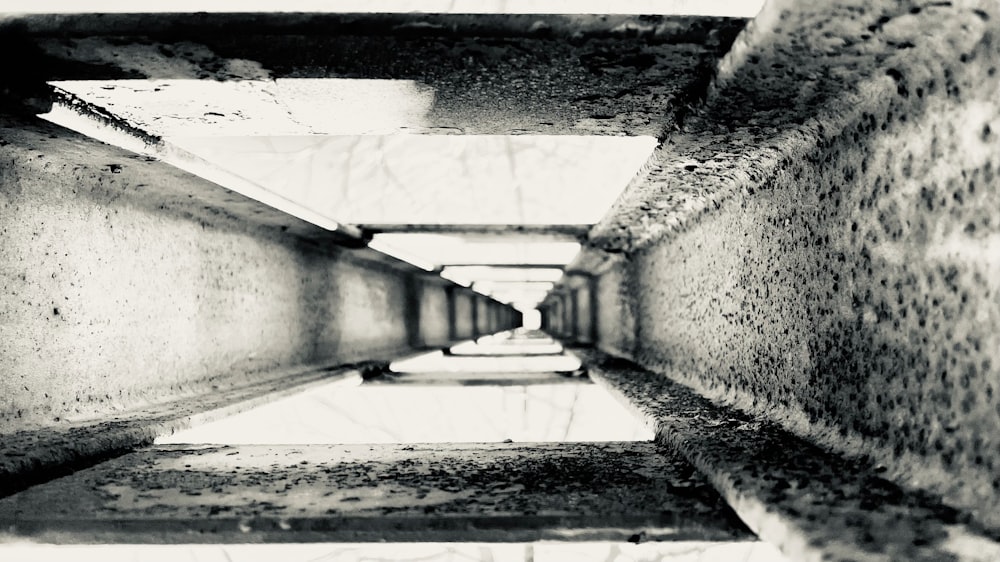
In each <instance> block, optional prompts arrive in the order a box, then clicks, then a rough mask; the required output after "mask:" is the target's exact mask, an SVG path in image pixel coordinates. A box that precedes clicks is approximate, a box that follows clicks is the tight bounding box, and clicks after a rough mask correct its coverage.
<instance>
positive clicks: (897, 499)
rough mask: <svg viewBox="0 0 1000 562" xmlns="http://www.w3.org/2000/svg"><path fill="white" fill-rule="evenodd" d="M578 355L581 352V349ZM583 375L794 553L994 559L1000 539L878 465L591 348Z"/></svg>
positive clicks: (766, 535) (765, 534)
mask: <svg viewBox="0 0 1000 562" xmlns="http://www.w3.org/2000/svg"><path fill="white" fill-rule="evenodd" d="M581 353H582V352H581ZM585 356H586V357H587V359H588V365H589V369H590V374H591V378H592V379H593V380H594V382H596V383H598V384H601V385H604V386H605V387H607V388H608V389H609V390H610V391H611V392H612V393H613V394H614V395H616V396H617V397H619V398H620V399H622V400H623V401H624V402H625V403H626V404H627V405H629V406H630V407H631V408H633V409H634V410H635V412H636V413H637V414H639V415H640V416H642V417H643V418H644V419H645V420H646V422H647V424H648V425H649V426H650V427H651V428H655V430H656V434H657V441H658V442H660V443H663V444H665V445H668V446H670V447H671V448H673V449H674V450H676V451H677V452H679V453H680V454H682V455H684V456H685V458H687V459H688V460H689V461H690V462H691V463H692V464H693V465H694V466H696V467H697V468H698V469H699V470H700V471H701V472H702V473H704V474H705V475H706V476H707V477H708V478H709V479H710V480H711V481H712V483H713V484H714V485H715V486H716V487H717V488H718V489H719V491H720V493H722V495H723V497H724V498H725V499H726V500H727V501H728V502H729V503H730V505H732V506H733V508H734V509H735V511H736V513H737V514H738V515H739V516H740V517H741V518H743V520H744V521H745V522H746V523H747V525H748V526H749V527H750V528H751V529H752V530H753V531H754V532H756V533H757V534H758V535H759V536H760V537H761V538H762V539H764V540H766V541H768V542H772V543H774V544H775V545H776V546H778V547H779V548H781V550H782V551H783V552H784V554H785V555H786V556H788V557H790V558H791V559H795V560H838V561H847V560H855V561H862V560H864V561H868V560H873V561H874V560H879V561H890V560H926V561H928V562H930V561H935V562H939V561H947V560H981V561H984V562H985V561H987V560H996V559H997V558H998V557H1000V542H996V537H993V539H991V538H990V537H988V536H987V535H986V534H984V533H982V532H981V531H978V530H976V529H975V524H970V522H969V520H970V518H969V516H968V514H962V513H960V512H958V511H956V510H955V509H952V508H950V507H948V506H946V505H944V504H943V503H942V502H941V501H940V498H938V497H935V496H933V495H930V494H927V493H924V492H914V491H907V490H905V489H903V488H901V487H900V486H899V485H897V484H895V483H893V482H891V481H889V480H887V479H886V468H885V467H884V466H881V465H877V464H875V463H873V462H871V461H868V460H864V459H853V458H848V457H844V456H841V455H838V454H835V453H830V452H827V451H824V450H823V449H820V448H818V447H817V446H815V445H813V444H811V443H809V442H807V441H804V440H802V439H800V438H798V437H795V436H793V435H792V434H790V433H788V432H786V431H785V430H783V429H781V428H780V427H779V426H778V425H777V424H775V423H773V422H771V421H769V420H767V419H766V418H765V417H752V416H749V415H747V414H745V413H742V412H739V411H737V410H734V409H732V408H728V407H720V406H716V405H713V404H712V403H711V402H709V401H708V400H706V399H705V398H703V397H701V396H698V395H697V394H695V393H694V392H693V391H691V390H690V389H689V388H686V387H684V386H681V385H679V384H677V383H675V382H672V381H670V380H669V379H668V378H667V377H665V376H663V375H660V374H656V373H653V372H650V371H647V370H644V369H642V368H641V367H639V366H637V365H635V364H633V363H630V362H629V361H626V360H623V359H618V358H614V357H609V356H607V355H604V354H601V353H598V352H590V353H586V354H585Z"/></svg>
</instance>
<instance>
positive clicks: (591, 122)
mask: <svg viewBox="0 0 1000 562" xmlns="http://www.w3.org/2000/svg"><path fill="white" fill-rule="evenodd" d="M0 24H3V27H2V28H3V29H7V30H9V31H11V32H12V33H11V37H13V38H17V37H20V36H21V35H22V34H23V35H25V36H28V37H29V39H28V41H27V42H28V44H29V45H31V46H25V45H23V44H22V45H20V46H19V49H20V51H22V52H23V53H25V56H30V55H35V53H37V55H35V56H37V57H38V59H37V61H35V63H34V65H35V66H36V67H44V68H46V69H47V71H48V76H49V77H50V79H51V78H62V79H74V78H75V79H81V78H85V79H97V78H105V79H107V78H152V79H157V78H195V79H218V80H232V79H265V80H266V79H271V78H325V77H335V78H364V79H395V80H416V81H417V82H418V83H420V84H422V85H424V86H429V87H431V88H433V89H434V105H433V107H432V109H431V111H430V114H429V115H428V120H427V123H426V124H416V123H411V124H409V126H408V129H409V132H420V133H444V134H455V133H466V134H525V133H534V134H606V135H616V134H627V135H652V136H656V137H659V136H661V135H662V134H663V132H664V131H665V129H667V128H669V127H670V126H671V119H670V117H669V114H670V113H671V112H672V111H673V109H672V108H682V107H683V106H684V104H686V103H688V102H689V101H691V100H690V99H689V98H690V97H691V96H692V95H696V94H697V93H698V92H703V91H704V88H705V84H706V83H707V82H708V80H709V78H710V76H711V72H712V69H713V67H714V65H715V63H716V60H717V59H718V58H719V57H720V56H722V54H724V53H725V52H726V50H727V48H728V46H729V44H730V43H731V41H732V40H733V38H734V37H735V35H736V34H737V33H738V32H739V31H740V29H742V27H743V26H744V24H745V20H742V19H728V18H706V17H663V16H546V15H537V16H536V15H495V16H490V15H479V16H465V15H435V14H396V15H391V14H346V15H340V14H326V15H323V14H242V15H235V14H196V15H175V16H172V17H171V18H167V19H164V18H156V17H152V16H148V15H146V16H144V15H130V14H125V15H106V16H104V17H102V18H89V17H87V16H55V17H53V16H26V17H23V18H13V19H12V20H10V21H7V22H0ZM220 30H225V31H223V32H220ZM29 78H30V76H29ZM139 117H141V116H137V118H139ZM203 118H204V119H209V120H212V119H215V120H218V122H219V123H225V122H226V121H227V120H231V119H239V115H238V113H235V114H234V113H230V114H229V115H228V116H220V115H213V116H205V117H203ZM140 128H143V127H142V126H141V124H140Z"/></svg>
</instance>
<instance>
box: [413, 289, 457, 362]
mask: <svg viewBox="0 0 1000 562" xmlns="http://www.w3.org/2000/svg"><path fill="white" fill-rule="evenodd" d="M447 286H448V285H447V284H445V283H441V282H440V281H439V280H435V279H431V278H427V277H425V278H423V279H422V280H421V283H420V298H419V300H418V303H419V307H420V329H419V334H420V341H419V343H418V345H421V346H443V345H446V344H447V343H448V342H449V341H451V340H450V336H449V326H448V322H449V320H448V314H447V311H448V294H447V292H446V288H447Z"/></svg>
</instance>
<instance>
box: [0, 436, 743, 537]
mask: <svg viewBox="0 0 1000 562" xmlns="http://www.w3.org/2000/svg"><path fill="white" fill-rule="evenodd" d="M0 528H2V529H4V533H3V534H0V538H4V539H7V540H10V539H14V538H17V539H22V540H23V539H31V540H39V541H45V542H92V541H94V540H101V541H109V542H146V541H150V540H152V541H156V542H259V541H263V540H266V541H268V542H273V541H282V542H312V541H337V540H341V541H343V540H355V541H378V540H396V541H405V540H420V541H423V542H426V541H433V540H442V539H443V540H454V538H456V537H460V538H461V540H499V541H520V540H537V539H558V538H564V539H565V538H570V537H572V538H575V539H577V540H579V539H584V538H589V539H604V540H619V541H621V540H627V539H629V538H632V540H638V539H636V538H634V537H635V536H639V535H640V533H642V537H643V538H648V539H662V540H740V539H744V540H745V539H749V538H751V537H752V535H750V534H749V533H747V532H746V529H745V527H744V526H743V525H742V524H741V523H739V521H738V519H736V517H735V516H734V515H733V514H732V512H731V511H730V510H729V508H728V507H727V506H726V505H725V504H724V503H723V502H722V501H721V499H720V498H719V496H718V494H716V492H715V491H714V490H713V489H712V488H711V486H710V485H709V484H708V482H707V481H706V480H705V479H704V478H703V477H702V476H701V475H700V474H698V473H697V472H696V471H695V470H694V469H693V468H692V467H691V466H690V465H688V464H687V463H686V462H685V461H683V460H681V459H680V458H678V457H677V456H675V455H672V454H670V453H668V452H666V451H664V450H662V449H660V448H659V447H657V446H656V445H654V444H652V443H600V444H597V443H561V444H556V443H545V444H532V445H530V446H525V445H507V444H465V445H447V444H433V445H406V446H404V445H312V446H299V447H272V446H264V445H262V446H238V447H236V446H210V445H205V446H190V445H184V446H181V445H178V446H171V447H156V448H153V449H150V450H146V451H142V452H137V453H132V454H130V455H127V456H124V457H120V458H118V459H115V460H112V461H109V462H107V463H104V464H102V465H100V466H98V467H94V468H91V469H88V470H85V471H81V472H78V473H76V474H73V475H71V476H68V477H65V478H62V479H59V480H56V481H53V482H50V483H48V484H46V485H43V486H38V487H35V488H32V489H29V490H26V491H24V492H22V493H20V494H18V495H15V496H11V497H9V498H6V499H4V500H0Z"/></svg>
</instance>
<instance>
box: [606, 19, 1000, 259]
mask: <svg viewBox="0 0 1000 562" xmlns="http://www.w3.org/2000/svg"><path fill="white" fill-rule="evenodd" d="M995 7H996V6H995V4H993V3H990V2H987V1H963V2H946V3H928V4H926V5H922V4H920V3H916V2H895V1H881V2H861V1H853V0H841V1H839V2H824V3H805V2H794V1H791V0H779V1H773V2H768V3H767V4H766V5H765V7H764V9H763V10H762V11H761V13H760V14H759V15H758V16H757V17H756V18H755V19H754V20H753V21H752V22H751V23H750V24H749V25H748V26H747V29H746V30H745V31H744V32H743V33H742V34H741V35H740V36H739V38H738V39H737V41H736V42H735V43H734V45H733V48H732V49H731V51H730V52H729V53H728V54H727V55H726V57H725V58H724V59H723V60H722V61H721V62H720V65H719V68H718V73H717V77H716V78H715V80H714V82H713V84H712V86H711V87H710V88H709V93H708V95H707V99H706V101H705V103H704V104H702V105H700V106H698V107H696V108H694V110H693V111H692V112H689V113H685V114H684V117H683V119H682V123H681V126H680V130H679V131H678V132H677V133H676V134H673V135H669V136H668V137H667V138H666V140H665V142H664V143H663V145H662V146H661V147H660V148H659V149H658V150H657V151H656V152H654V154H653V155H652V156H651V158H650V160H649V162H648V163H647V165H646V166H645V167H644V169H643V170H642V171H640V173H639V174H638V175H637V177H636V178H635V180H634V181H633V182H632V184H631V185H630V186H629V188H628V189H627V190H626V192H625V193H623V194H622V196H621V198H620V199H619V201H618V203H617V204H616V205H615V207H614V208H613V209H612V210H611V211H610V212H609V214H608V215H607V216H606V218H605V219H604V220H603V221H602V222H601V223H600V224H599V225H597V226H595V228H594V230H593V231H592V232H591V241H592V245H594V246H595V247H598V248H601V249H605V250H610V251H615V252H622V251H636V250H639V249H642V248H645V247H649V246H650V245H652V244H654V243H656V242H657V241H658V240H661V239H664V238H666V237H669V236H672V235H674V234H676V233H678V232H682V231H684V230H686V229H687V228H688V227H689V226H690V225H691V224H693V223H695V222H697V221H698V220H699V217H701V216H704V215H705V214H709V213H711V212H713V211H714V210H716V209H718V208H719V206H720V205H721V204H722V203H723V202H724V201H726V200H727V199H729V198H731V197H733V196H734V195H747V194H753V193H756V192H758V191H761V190H766V189H768V186H769V185H770V184H771V183H772V182H774V181H776V179H780V178H781V177H782V174H783V173H784V171H785V170H787V169H789V168H790V167H793V166H795V165H796V164H799V163H802V162H814V161H815V160H816V159H817V158H819V159H822V158H824V155H823V154H822V152H823V149H824V147H826V146H828V144H829V143H830V142H832V141H833V140H835V139H837V138H838V137H841V136H844V135H846V136H854V137H855V141H857V140H859V139H861V138H867V137H869V136H872V135H878V134H879V133H880V132H881V130H884V129H883V128H882V124H883V123H885V124H886V125H888V124H890V123H891V122H892V120H893V119H894V118H896V117H900V116H902V115H907V116H916V115H920V114H923V113H924V112H927V111H935V109H933V108H934V106H935V103H934V100H950V101H951V102H953V103H964V102H965V101H967V100H969V99H970V98H969V97H968V94H967V93H968V90H966V89H963V88H962V86H961V84H960V83H961V82H962V81H963V80H964V79H962V78H961V76H963V75H970V74H977V75H978V76H980V77H982V76H992V74H989V73H988V71H989V68H990V67H991V66H992V65H993V62H991V60H992V59H994V58H995V57H994V56H993V51H991V49H992V47H993V45H992V42H993V41H994V38H993V35H994V33H995V32H996V21H997V17H996V14H995V13H994V12H995ZM974 53H981V55H978V56H977V55H975V54H974ZM956 87H957V89H956ZM890 102H891V103H890ZM887 105H891V107H887ZM897 122H898V121H897Z"/></svg>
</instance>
